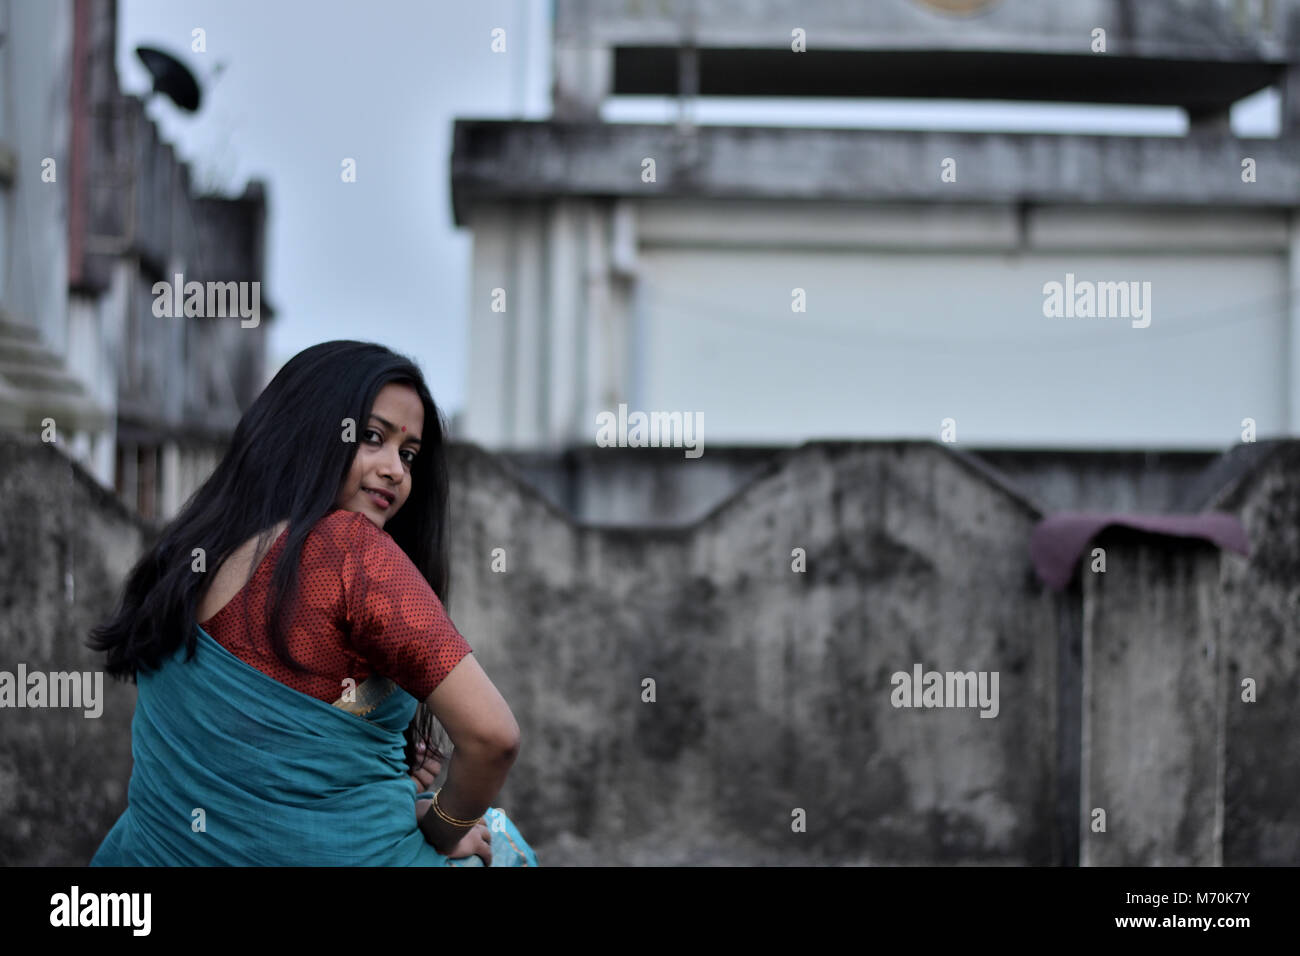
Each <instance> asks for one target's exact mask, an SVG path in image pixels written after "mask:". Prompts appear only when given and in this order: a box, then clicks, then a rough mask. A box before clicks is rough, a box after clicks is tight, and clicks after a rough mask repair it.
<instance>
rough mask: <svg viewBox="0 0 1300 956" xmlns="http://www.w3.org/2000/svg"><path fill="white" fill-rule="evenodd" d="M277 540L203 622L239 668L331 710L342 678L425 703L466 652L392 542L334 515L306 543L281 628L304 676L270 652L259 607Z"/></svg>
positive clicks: (360, 518) (353, 518)
mask: <svg viewBox="0 0 1300 956" xmlns="http://www.w3.org/2000/svg"><path fill="white" fill-rule="evenodd" d="M284 543H285V535H284V534H281V535H280V537H279V538H278V539H276V542H275V544H273V545H272V546H271V549H270V550H269V551H268V552H267V554H266V557H265V558H264V559H263V560H262V562H261V564H259V565H258V567H257V570H256V571H255V572H254V573H253V577H252V579H251V580H250V581H249V582H248V583H247V584H245V585H244V587H243V589H242V590H241V591H240V592H239V593H238V594H236V595H235V596H234V597H233V598H232V599H231V600H230V601H228V602H227V603H226V605H225V606H224V607H222V608H221V610H219V611H218V612H217V613H216V614H214V615H213V616H212V617H211V618H209V619H208V620H206V621H203V622H201V623H200V626H201V627H202V628H203V629H204V630H205V631H207V632H208V634H210V635H211V636H212V638H213V639H214V640H215V641H216V642H217V643H219V644H220V645H222V646H223V647H224V648H226V649H227V650H228V651H230V652H231V653H232V654H234V655H235V656H236V657H238V658H239V659H240V660H242V661H244V662H245V663H246V664H249V665H250V666H252V667H255V668H257V669H258V670H260V671H262V672H263V673H264V674H268V675H269V676H271V677H274V678H275V679H276V680H278V681H280V682H281V683H283V684H287V685H289V686H290V687H292V688H294V689H295V690H298V691H301V692H302V693H304V694H307V695H309V696H311V697H316V698H319V699H320V700H323V701H325V702H326V703H328V704H332V703H334V702H335V701H336V700H338V699H339V698H340V697H341V696H342V694H343V690H344V684H343V681H344V679H345V678H349V677H350V678H352V679H353V680H355V681H356V682H357V683H358V684H360V683H361V682H362V681H363V680H365V679H366V678H367V677H369V676H371V675H372V674H382V675H383V676H385V677H388V678H390V679H391V680H392V681H393V682H394V683H396V684H397V685H398V686H399V687H401V688H402V689H403V690H405V691H406V692H407V693H409V694H411V695H412V696H413V697H415V698H416V699H417V700H420V701H423V700H426V699H427V698H428V696H429V695H430V694H431V693H433V690H434V688H435V687H437V686H438V685H439V684H440V683H442V680H443V678H444V677H446V676H447V675H448V674H449V673H450V672H451V670H452V668H453V667H455V666H456V665H457V664H458V663H460V661H461V659H462V658H463V657H464V656H465V655H466V654H469V653H470V652H471V650H472V649H471V648H470V646H469V644H468V643H466V641H465V639H464V638H463V637H462V636H461V635H460V632H459V631H457V630H456V627H455V625H454V624H452V622H451V619H450V618H448V617H447V612H446V610H445V609H444V608H443V606H442V602H441V601H440V600H438V595H436V594H434V593H433V588H431V587H429V582H428V581H426V580H425V579H424V576H423V575H422V574H420V572H419V571H418V570H417V569H416V567H415V565H414V564H412V563H411V559H410V558H408V557H407V556H406V552H404V551H403V550H402V549H401V548H400V547H399V546H398V544H397V542H396V541H394V540H393V539H392V537H391V536H390V535H389V534H387V533H386V532H385V531H383V530H381V529H380V528H377V527H376V526H375V524H374V523H373V522H372V521H371V520H370V519H369V518H367V517H366V516H365V515H362V514H358V513H357V512H355V511H346V510H343V509H338V510H335V511H332V512H330V513H329V514H328V515H326V516H325V517H324V518H322V519H321V520H320V521H319V522H317V524H316V526H315V527H314V528H312V530H311V532H310V533H309V534H308V535H307V539H306V540H305V541H304V542H303V546H302V558H301V563H300V565H299V569H298V574H299V585H298V586H299V595H300V598H299V602H298V607H297V608H296V609H295V611H294V613H292V615H290V616H288V617H286V618H285V624H286V634H287V637H288V644H289V650H290V653H291V654H292V655H293V658H294V659H295V660H296V661H298V662H299V663H300V664H303V665H304V666H305V667H307V670H306V671H303V672H297V671H293V670H291V669H290V668H289V667H287V666H286V665H285V664H283V663H282V662H281V661H280V659H279V658H278V657H276V656H275V652H274V651H272V650H271V642H270V638H269V637H268V635H267V628H266V624H267V620H266V611H265V601H266V595H267V591H268V589H269V587H270V583H271V575H272V572H273V571H274V570H275V562H276V561H277V560H278V559H279V556H280V553H281V552H282V551H283V550H284Z"/></svg>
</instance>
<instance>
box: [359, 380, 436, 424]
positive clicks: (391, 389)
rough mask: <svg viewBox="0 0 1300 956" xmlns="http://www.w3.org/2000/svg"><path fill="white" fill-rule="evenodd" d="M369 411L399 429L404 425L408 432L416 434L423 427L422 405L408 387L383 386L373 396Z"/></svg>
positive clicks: (415, 393) (413, 391)
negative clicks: (373, 401) (373, 400)
mask: <svg viewBox="0 0 1300 956" xmlns="http://www.w3.org/2000/svg"><path fill="white" fill-rule="evenodd" d="M370 411H371V412H372V413H373V414H375V415H379V416H381V417H383V418H386V419H388V420H389V421H390V422H392V423H393V424H394V425H397V426H398V427H399V428H400V427H401V426H403V425H405V426H406V430H407V431H408V432H409V431H412V430H414V431H417V432H418V431H419V429H420V428H421V427H423V425H424V404H423V403H422V402H421V401H420V396H419V394H418V393H417V392H416V391H415V389H413V388H411V386H409V385H398V384H396V383H389V384H388V385H385V386H384V387H383V388H381V389H380V390H379V393H378V394H377V395H376V396H375V404H374V407H373V408H371V410H370Z"/></svg>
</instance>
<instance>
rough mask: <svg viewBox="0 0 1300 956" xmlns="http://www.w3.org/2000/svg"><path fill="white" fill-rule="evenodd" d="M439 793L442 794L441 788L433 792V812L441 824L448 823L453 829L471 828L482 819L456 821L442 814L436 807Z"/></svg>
mask: <svg viewBox="0 0 1300 956" xmlns="http://www.w3.org/2000/svg"><path fill="white" fill-rule="evenodd" d="M440 793H442V787H439V788H438V789H437V790H435V791H434V792H433V812H434V813H436V814H438V818H439V819H440V820H442V821H443V822H445V823H450V824H451V825H452V826H455V827H472V826H474V824H476V823H479V822H480V821H481V820H482V819H483V818H482V817H479V818H478V819H477V820H457V819H456V818H455V817H453V816H448V815H447V814H445V813H443V812H442V807H440V806H438V794H440Z"/></svg>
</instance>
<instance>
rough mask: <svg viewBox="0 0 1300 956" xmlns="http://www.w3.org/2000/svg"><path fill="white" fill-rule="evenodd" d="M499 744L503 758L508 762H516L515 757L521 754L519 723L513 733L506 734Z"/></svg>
mask: <svg viewBox="0 0 1300 956" xmlns="http://www.w3.org/2000/svg"><path fill="white" fill-rule="evenodd" d="M497 746H498V749H499V751H500V754H501V759H502V760H503V761H505V762H506V763H514V762H515V758H516V757H518V756H519V725H518V724H516V725H515V728H514V732H513V733H510V734H506V735H504V737H503V738H502V740H500V741H499V742H498V744H497Z"/></svg>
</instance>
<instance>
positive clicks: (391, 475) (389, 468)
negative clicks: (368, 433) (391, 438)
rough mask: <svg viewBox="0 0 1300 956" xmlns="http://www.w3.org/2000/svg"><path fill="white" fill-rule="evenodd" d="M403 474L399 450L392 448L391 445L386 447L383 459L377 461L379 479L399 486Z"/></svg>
mask: <svg viewBox="0 0 1300 956" xmlns="http://www.w3.org/2000/svg"><path fill="white" fill-rule="evenodd" d="M403 474H404V472H403V470H402V452H401V450H400V449H397V448H394V447H392V446H391V445H386V446H385V448H384V454H383V457H382V458H381V459H380V460H379V475H380V477H382V478H387V479H388V480H389V481H391V482H393V483H394V484H400V483H401V480H402V475H403Z"/></svg>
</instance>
